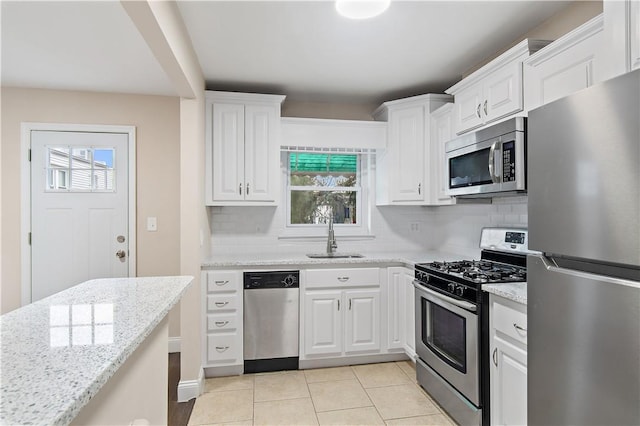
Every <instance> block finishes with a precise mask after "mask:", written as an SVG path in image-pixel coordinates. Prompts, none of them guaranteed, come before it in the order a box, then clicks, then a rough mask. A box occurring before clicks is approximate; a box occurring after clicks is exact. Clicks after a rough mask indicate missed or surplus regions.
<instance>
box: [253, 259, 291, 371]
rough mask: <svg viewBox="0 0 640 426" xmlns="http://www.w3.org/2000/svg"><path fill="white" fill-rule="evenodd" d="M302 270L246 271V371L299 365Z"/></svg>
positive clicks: (277, 369)
mask: <svg viewBox="0 0 640 426" xmlns="http://www.w3.org/2000/svg"><path fill="white" fill-rule="evenodd" d="M299 281H300V272H299V271H265V272H245V273H244V372H245V373H259V372H265V371H279V370H297V369H298V354H299V352H298V350H299V349H298V334H299V330H298V323H299V320H298V319H299V318H298V315H299V314H298V313H299V306H300V301H299V300H300V294H299V293H300V288H299Z"/></svg>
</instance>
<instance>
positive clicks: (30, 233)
mask: <svg viewBox="0 0 640 426" xmlns="http://www.w3.org/2000/svg"><path fill="white" fill-rule="evenodd" d="M29 245H31V232H29Z"/></svg>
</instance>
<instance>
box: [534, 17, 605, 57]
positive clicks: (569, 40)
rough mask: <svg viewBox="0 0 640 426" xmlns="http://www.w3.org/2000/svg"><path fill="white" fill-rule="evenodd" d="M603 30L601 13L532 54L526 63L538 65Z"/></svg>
mask: <svg viewBox="0 0 640 426" xmlns="http://www.w3.org/2000/svg"><path fill="white" fill-rule="evenodd" d="M603 30H604V16H603V14H600V15H598V16H596V17H595V18H593V19H591V20H589V21H587V22H586V23H584V24H582V25H580V26H579V27H577V28H575V29H574V30H572V31H570V32H568V33H567V34H565V35H563V36H562V37H560V38H559V39H557V40H555V41H553V42H552V43H550V44H548V45H547V46H545V47H544V48H542V49H540V50H539V51H537V52H536V53H534V54H532V55H531V56H529V57H528V58H527V59H525V60H524V64H525V65H532V66H536V65H538V64H540V63H541V62H545V61H547V60H549V59H550V58H553V57H554V56H556V55H559V54H560V53H562V52H564V51H566V50H568V49H571V48H572V47H573V46H575V45H577V44H579V43H580V42H582V41H584V40H586V39H588V38H590V37H592V36H593V35H595V34H597V33H599V32H601V31H603Z"/></svg>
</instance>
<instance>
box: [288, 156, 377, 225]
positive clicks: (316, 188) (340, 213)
mask: <svg viewBox="0 0 640 426" xmlns="http://www.w3.org/2000/svg"><path fill="white" fill-rule="evenodd" d="M318 151H320V152H308V151H283V155H282V160H283V166H285V165H286V166H285V167H283V169H286V175H287V176H286V191H285V193H286V198H287V204H286V206H287V209H286V215H287V218H286V227H287V229H288V230H290V231H292V232H293V233H296V234H298V235H309V236H315V235H323V236H324V235H325V234H326V229H327V224H328V223H329V218H330V217H333V222H334V225H335V229H336V233H337V234H338V235H361V234H366V233H368V215H367V211H368V208H366V207H364V206H366V202H367V201H366V200H367V196H366V193H367V191H366V189H367V181H368V164H369V158H368V157H369V156H368V155H364V154H362V153H356V152H344V150H342V151H340V150H326V149H325V150H318Z"/></svg>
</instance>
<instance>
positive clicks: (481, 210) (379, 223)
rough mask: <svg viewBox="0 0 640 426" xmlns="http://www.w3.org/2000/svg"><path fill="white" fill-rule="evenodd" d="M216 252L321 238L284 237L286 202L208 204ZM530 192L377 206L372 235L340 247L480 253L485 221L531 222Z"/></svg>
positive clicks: (310, 247) (297, 246)
mask: <svg viewBox="0 0 640 426" xmlns="http://www.w3.org/2000/svg"><path fill="white" fill-rule="evenodd" d="M209 220H210V226H211V252H212V254H214V255H216V254H239V255H240V254H252V253H264V252H265V251H269V252H275V253H291V252H299V251H306V252H318V251H323V250H324V248H325V240H324V239H322V238H309V239H288V238H282V237H281V235H282V233H283V230H284V213H283V208H281V207H209ZM527 221H528V218H527V197H526V196H521V197H505V198H494V199H493V203H492V204H457V205H451V206H441V207H419V206H383V207H374V208H373V209H372V216H371V234H372V236H371V237H363V238H340V237H339V236H338V237H337V239H338V244H339V250H340V251H366V252H372V251H399V252H401V251H408V250H411V251H413V250H444V251H451V252H454V253H460V254H462V255H467V256H477V255H478V253H479V251H478V242H479V240H480V231H481V229H482V228H483V227H486V226H512V227H518V228H526V227H527Z"/></svg>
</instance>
